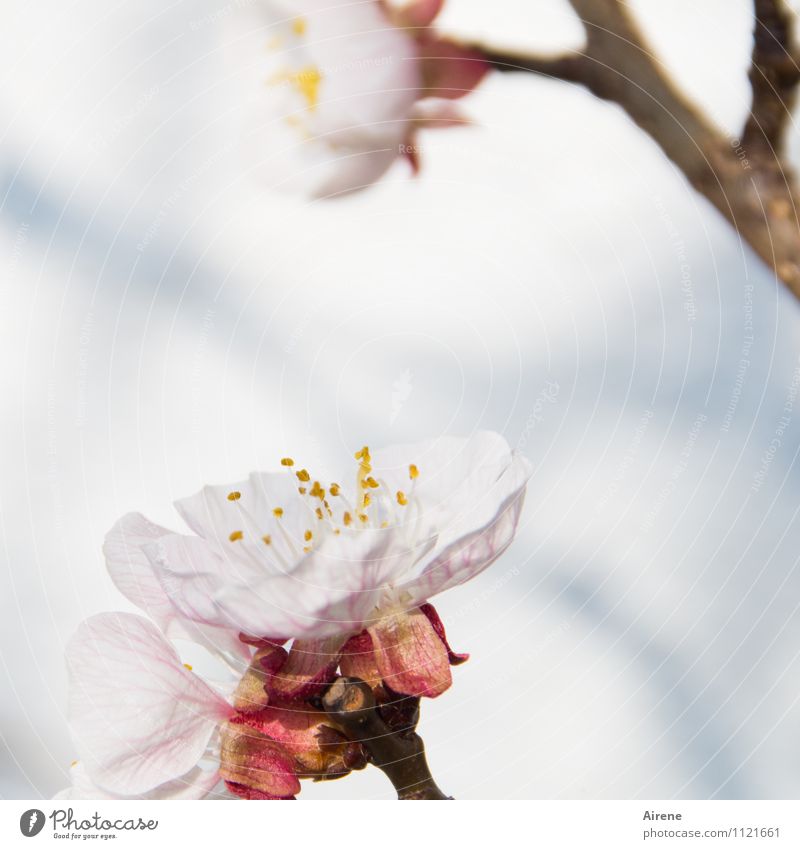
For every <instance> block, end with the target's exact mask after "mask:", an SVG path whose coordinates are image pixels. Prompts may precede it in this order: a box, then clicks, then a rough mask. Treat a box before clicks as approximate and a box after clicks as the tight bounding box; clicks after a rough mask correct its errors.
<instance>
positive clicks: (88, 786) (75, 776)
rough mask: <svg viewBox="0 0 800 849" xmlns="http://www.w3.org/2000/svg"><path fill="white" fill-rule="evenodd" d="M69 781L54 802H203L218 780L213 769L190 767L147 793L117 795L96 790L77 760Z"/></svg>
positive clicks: (217, 773) (81, 764)
mask: <svg viewBox="0 0 800 849" xmlns="http://www.w3.org/2000/svg"><path fill="white" fill-rule="evenodd" d="M70 778H71V779H72V785H71V786H70V787H68V788H67V789H65V790H62V791H61V792H59V793H57V794H56V795H55V796H54V797H53V798H54V799H74V800H78V799H133V798H136V799H204V798H206V797H207V796H208V795H209V794H211V791H212V790H213V789H214V788H215V787H216V786H217V784H219V781H220V776H219V772H217V770H215V769H202V768H201V767H194V769H190V770H189V772H187V773H186V774H185V775H182V776H181V777H180V778H175V779H173V780H172V781H168V782H166V783H165V784H160V785H159V786H158V787H156V788H154V789H153V790H151V791H149V792H148V793H141V794H139V795H138V796H130V795H127V796H119V795H117V794H114V793H109V792H108V791H107V790H104V789H103V788H102V787H98V786H97V785H96V784H95V783H94V782H93V781H92V779H91V778H90V777H89V773H88V772H87V770H86V767H85V766H84V764H83V762H80V761H79V762H78V763H76V764H75V766H73V767H72V769H71V770H70Z"/></svg>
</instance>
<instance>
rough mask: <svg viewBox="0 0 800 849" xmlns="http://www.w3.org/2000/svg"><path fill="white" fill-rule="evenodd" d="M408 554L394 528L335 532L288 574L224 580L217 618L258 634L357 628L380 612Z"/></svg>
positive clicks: (337, 631) (315, 633) (322, 633)
mask: <svg viewBox="0 0 800 849" xmlns="http://www.w3.org/2000/svg"><path fill="white" fill-rule="evenodd" d="M408 560H409V551H408V548H407V544H406V542H405V540H404V539H403V538H402V537H401V536H399V535H398V534H395V533H393V532H392V530H391V529H385V530H384V529H377V528H373V529H363V530H362V529H359V530H352V531H343V532H342V533H341V534H339V535H330V536H328V537H327V538H326V539H325V540H324V541H323V542H322V544H321V545H320V547H319V548H316V549H314V550H313V551H312V552H310V553H309V554H308V555H307V556H306V558H305V559H304V560H303V561H302V562H301V563H300V564H299V565H298V566H297V567H296V568H295V569H294V570H293V571H292V572H291V573H289V574H288V575H284V576H280V577H271V576H270V577H265V578H263V579H262V580H260V581H256V582H254V583H252V584H249V585H248V584H244V583H241V582H231V581H229V582H227V583H226V584H225V585H224V586H221V588H220V589H219V591H218V592H215V593H213V594H212V597H213V601H214V605H215V606H216V607H217V609H218V611H219V615H218V619H216V620H215V621H218V622H220V623H229V624H230V625H232V626H233V625H235V626H236V627H238V628H239V629H240V630H242V631H244V632H245V633H247V634H252V635H264V636H268V635H271V634H291V635H293V636H295V637H301V638H305V637H315V638H318V637H328V636H335V635H342V634H343V635H348V634H352V633H354V632H357V631H360V630H362V629H363V627H364V622H366V621H367V620H368V619H369V618H370V617H372V616H373V615H374V614H373V611H374V609H375V607H376V605H377V604H378V601H379V600H380V598H381V595H382V594H383V593H384V592H385V590H386V588H387V586H388V585H390V584H391V583H392V582H394V581H395V580H399V578H400V576H401V575H402V573H403V571H404V569H405V568H406V565H407V563H408Z"/></svg>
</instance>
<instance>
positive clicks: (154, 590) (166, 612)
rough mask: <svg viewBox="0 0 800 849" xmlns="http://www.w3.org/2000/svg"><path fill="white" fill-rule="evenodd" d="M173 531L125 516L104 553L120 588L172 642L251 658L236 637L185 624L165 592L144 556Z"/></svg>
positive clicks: (113, 530)
mask: <svg viewBox="0 0 800 849" xmlns="http://www.w3.org/2000/svg"><path fill="white" fill-rule="evenodd" d="M173 535H174V534H173V532H172V531H170V530H168V529H167V528H162V527H161V526H159V525H156V524H154V523H153V522H151V521H150V520H149V519H147V518H145V517H144V516H142V515H141V514H140V513H128V514H127V515H125V516H123V517H122V518H121V519H120V520H119V521H118V522H117V523H116V524H115V525H114V527H113V528H111V530H110V531H109V532H108V534H106V539H105V543H104V545H103V553H104V554H105V558H106V567H107V568H108V573H109V575H110V576H111V580H112V581H113V582H114V584H115V586H116V587H117V589H118V590H119V591H120V592H121V593H122V594H123V595H124V596H125V597H126V598H127V599H128V600H129V601H131V602H133V604H135V605H136V606H137V607H138V608H140V609H141V610H142V611H143V612H144V613H146V614H147V615H148V616H149V617H150V618H151V619H152V620H153V621H154V622H155V623H156V624H157V625H158V626H159V628H161V630H162V631H163V632H164V633H165V634H167V635H168V636H170V637H172V638H173V639H187V640H192V641H194V642H196V643H199V644H200V645H203V646H205V647H206V648H208V649H209V650H210V651H211V652H213V653H218V652H225V653H228V654H232V655H234V656H238V657H249V653H248V652H247V650H246V649H244V647H243V646H242V645H241V643H240V642H239V640H238V636H237V635H236V634H230V633H227V631H226V630H219V629H216V628H209V627H203V626H200V625H199V624H192V623H189V622H186V621H182V619H181V614H180V610H179V608H177V607H176V606H175V605H174V604H173V601H172V599H171V598H170V597H169V595H168V594H167V592H166V591H165V589H164V587H163V585H162V582H161V581H160V580H159V578H158V576H157V575H156V574H155V572H154V570H153V566H152V564H151V562H150V558H149V557H148V556H147V554H146V553H145V548H146V547H147V546H152V545H153V544H154V543H156V542H157V541H158V540H159V539H161V538H163V537H167V536H173Z"/></svg>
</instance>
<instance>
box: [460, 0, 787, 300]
mask: <svg viewBox="0 0 800 849" xmlns="http://www.w3.org/2000/svg"><path fill="white" fill-rule="evenodd" d="M570 3H571V4H572V6H573V8H574V9H575V11H576V12H577V14H578V15H579V16H580V18H581V20H582V21H583V24H584V27H585V30H586V45H585V47H584V49H583V50H582V51H581V52H579V53H571V54H567V55H565V56H560V57H553V58H546V57H545V58H543V57H534V56H521V55H514V54H507V53H502V52H499V51H497V50H492V49H491V48H482V47H481V46H480V45H474V44H473V45H470V46H471V47H473V48H475V49H477V50H480V51H482V52H483V53H484V55H485V56H486V57H487V58H488V59H489V61H490V62H492V64H493V65H494V67H495V68H497V69H499V70H502V71H515V70H517V71H519V70H522V71H530V72H533V73H537V74H546V75H549V76H551V77H554V78H557V79H560V80H564V81H566V82H571V83H577V84H580V85H583V86H585V87H586V88H587V89H588V90H589V91H590V92H592V93H593V94H594V95H595V96H597V97H599V98H601V99H603V100H608V101H611V102H613V103H616V104H618V105H619V106H621V107H622V108H623V109H624V110H625V111H626V112H627V114H628V116H629V117H630V118H631V119H632V120H633V121H634V122H635V123H636V124H637V125H638V126H639V128H640V129H642V130H643V131H644V132H646V133H647V134H648V135H649V136H650V137H651V138H652V139H653V140H654V141H655V142H656V143H657V144H658V145H659V146H660V147H661V149H662V151H663V152H664V153H665V154H666V155H667V156H668V157H669V158H670V159H671V160H672V162H673V163H674V164H675V165H677V166H678V168H680V170H681V171H682V172H683V174H684V175H685V176H686V178H687V180H688V181H689V182H690V183H691V185H692V186H693V187H694V189H695V190H696V191H697V192H699V193H700V194H702V195H703V196H704V197H706V198H707V199H708V200H709V201H710V202H711V203H712V204H713V205H714V206H715V207H716V208H717V209H718V210H719V212H721V213H722V214H723V215H724V216H725V218H727V220H728V221H729V223H730V224H731V225H732V226H733V227H734V228H735V229H736V230H737V231H738V233H739V234H740V235H741V237H742V238H743V239H744V240H745V241H746V242H747V243H748V244H749V245H750V246H751V247H752V248H753V250H754V251H755V252H756V253H757V254H758V256H760V257H761V259H762V260H763V261H764V262H765V263H767V265H769V266H770V267H771V268H772V269H774V271H775V272H776V274H777V276H778V277H779V278H780V279H781V280H782V281H783V282H784V283H785V284H786V285H787V286H788V287H789V288H790V289H791V290H792V291H793V292H794V294H795V295H797V296H798V297H800V227H799V226H798V209H800V188H799V187H798V184H797V181H796V178H795V174H794V171H793V169H792V168H791V167H790V166H789V165H788V164H787V162H786V161H785V160H784V159H783V158H782V157H781V156H780V155H779V154H780V147H779V145H778V140H779V136H780V131H781V126H782V124H783V123H785V120H786V116H787V114H788V110H789V107H790V105H791V102H792V99H793V96H794V89H795V83H796V81H797V75H796V71H797V66H796V64H795V62H794V60H793V59H792V56H791V52H790V50H789V48H788V45H789V41H790V38H791V34H790V31H791V21H790V19H789V18H788V16H787V14H786V13H785V10H784V9H783V7H782V6H781V4H780V0H758V2H757V6H758V9H759V12H760V17H759V20H758V22H757V24H756V33H755V35H756V37H755V47H754V52H753V70H752V71H751V80H752V81H753V94H754V105H753V112H752V116H751V118H750V120H749V121H748V126H747V130H746V131H745V133H744V134H743V140H742V141H739V140H738V139H730V138H728V137H726V136H725V135H724V134H723V133H722V132H721V131H720V130H719V129H717V127H716V126H715V125H714V124H713V123H712V122H711V121H710V120H709V119H708V118H707V117H706V116H705V115H704V114H703V113H702V112H701V111H700V110H699V109H698V108H697V107H696V105H695V104H693V103H692V102H691V101H690V100H689V99H688V98H687V97H686V96H685V95H684V94H683V92H681V91H680V90H679V89H678V87H677V86H676V85H675V83H674V82H673V81H672V79H671V78H670V76H669V74H668V73H667V72H666V70H665V69H664V67H663V66H662V65H661V63H660V62H659V61H658V59H657V58H655V55H654V53H653V51H652V50H651V49H650V47H649V45H648V44H647V41H646V39H645V37H644V35H643V34H642V32H641V30H640V29H639V27H638V26H637V24H636V22H635V21H634V20H633V18H632V17H631V16H630V14H629V13H628V11H627V8H626V4H625V3H624V2H622V0H570ZM767 12H769V14H767ZM753 128H757V131H758V132H756V129H753ZM765 142H767V143H766V144H765Z"/></svg>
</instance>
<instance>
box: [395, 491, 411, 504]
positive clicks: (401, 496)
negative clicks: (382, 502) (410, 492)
mask: <svg viewBox="0 0 800 849" xmlns="http://www.w3.org/2000/svg"><path fill="white" fill-rule="evenodd" d="M397 503H398V504H399V505H400V506H401V507H405V506H406V504H408V498H407V496H406V494H405V493H404V492H403V490H402V489H398V490H397Z"/></svg>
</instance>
